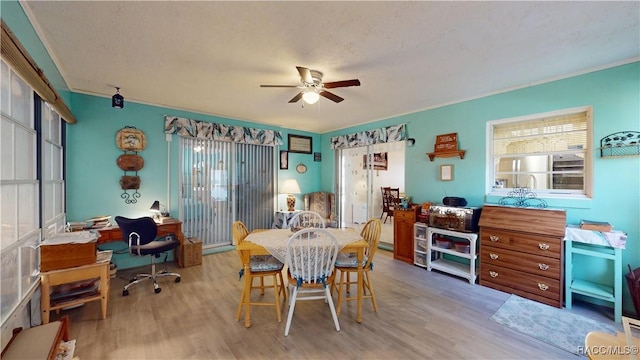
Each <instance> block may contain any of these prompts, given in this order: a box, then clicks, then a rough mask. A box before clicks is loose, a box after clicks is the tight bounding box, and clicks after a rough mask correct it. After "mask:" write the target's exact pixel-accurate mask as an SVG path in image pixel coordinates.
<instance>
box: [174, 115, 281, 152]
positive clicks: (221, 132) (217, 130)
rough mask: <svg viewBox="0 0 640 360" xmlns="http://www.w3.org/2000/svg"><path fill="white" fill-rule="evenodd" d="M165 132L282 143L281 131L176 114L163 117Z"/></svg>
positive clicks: (239, 140) (205, 137) (263, 142)
mask: <svg viewBox="0 0 640 360" xmlns="http://www.w3.org/2000/svg"><path fill="white" fill-rule="evenodd" d="M164 132H165V134H178V135H179V136H183V137H194V138H199V139H211V140H220V141H231V142H236V143H245V144H254V145H269V146H276V145H282V144H283V142H282V132H280V131H274V130H262V129H254V128H249V127H245V126H238V125H226V124H218V123H210V122H205V121H198V120H192V119H187V118H181V117H176V116H165V117H164Z"/></svg>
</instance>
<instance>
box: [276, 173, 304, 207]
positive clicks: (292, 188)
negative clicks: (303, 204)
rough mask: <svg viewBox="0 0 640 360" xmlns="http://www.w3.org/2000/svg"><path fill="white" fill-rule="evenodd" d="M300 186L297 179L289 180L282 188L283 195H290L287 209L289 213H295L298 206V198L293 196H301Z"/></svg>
mask: <svg viewBox="0 0 640 360" xmlns="http://www.w3.org/2000/svg"><path fill="white" fill-rule="evenodd" d="M301 192H302V191H300V186H299V185H298V181H296V179H288V180H285V181H284V184H282V187H281V188H280V193H281V194H289V195H288V196H287V207H288V209H287V210H288V211H294V210H295V206H296V197H295V196H293V194H300V193H301Z"/></svg>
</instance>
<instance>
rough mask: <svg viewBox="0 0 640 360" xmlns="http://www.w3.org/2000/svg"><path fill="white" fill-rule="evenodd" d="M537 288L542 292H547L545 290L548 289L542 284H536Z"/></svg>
mask: <svg viewBox="0 0 640 360" xmlns="http://www.w3.org/2000/svg"><path fill="white" fill-rule="evenodd" d="M538 288H539V289H540V290H542V291H547V289H548V288H549V286H548V285H547V284H543V283H538Z"/></svg>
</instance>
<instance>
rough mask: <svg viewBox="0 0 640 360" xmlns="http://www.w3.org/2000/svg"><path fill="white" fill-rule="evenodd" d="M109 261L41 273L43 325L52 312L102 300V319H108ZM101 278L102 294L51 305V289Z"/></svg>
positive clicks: (103, 260) (100, 260)
mask: <svg viewBox="0 0 640 360" xmlns="http://www.w3.org/2000/svg"><path fill="white" fill-rule="evenodd" d="M110 260H111V256H108V258H107V259H98V261H99V262H96V263H95V264H91V265H83V266H76V267H72V268H67V269H60V270H53V271H47V272H43V273H40V285H41V286H42V295H41V297H40V309H41V311H42V323H43V324H48V323H49V315H50V313H51V310H59V309H62V308H65V307H69V306H73V305H78V304H84V303H87V302H90V301H97V300H100V303H101V305H102V319H103V320H104V319H106V318H107V302H108V300H109V280H110V279H109V261H110ZM93 278H100V288H99V289H100V292H99V293H97V294H90V295H88V296H86V297H80V298H76V299H72V300H69V301H64V302H61V303H58V304H56V305H53V306H52V305H51V287H52V286H56V285H61V284H68V283H71V282H74V281H80V280H89V279H93Z"/></svg>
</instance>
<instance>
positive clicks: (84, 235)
mask: <svg viewBox="0 0 640 360" xmlns="http://www.w3.org/2000/svg"><path fill="white" fill-rule="evenodd" d="M98 237H100V234H98V233H97V232H96V231H95V230H93V231H74V232H64V233H58V234H53V235H51V236H49V237H48V238H46V239H44V240H43V241H42V244H41V245H59V244H86V243H90V242H93V241H97V240H98Z"/></svg>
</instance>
